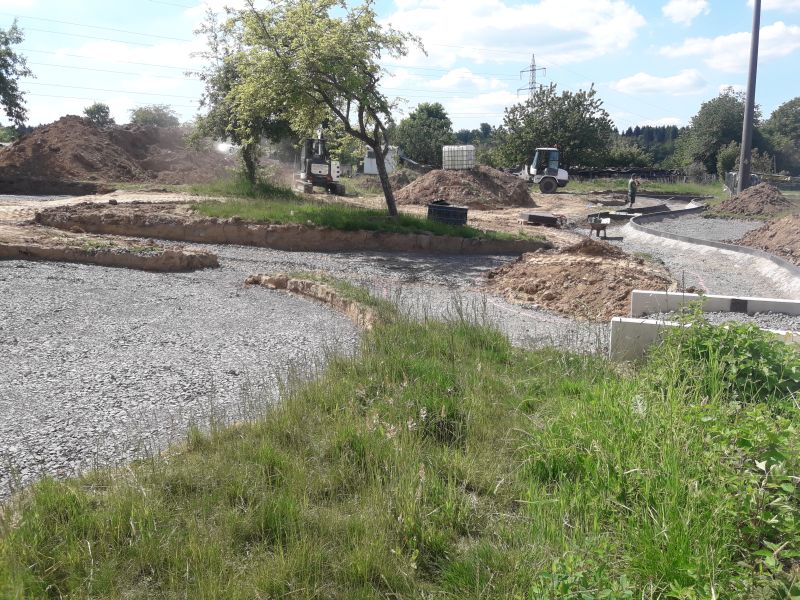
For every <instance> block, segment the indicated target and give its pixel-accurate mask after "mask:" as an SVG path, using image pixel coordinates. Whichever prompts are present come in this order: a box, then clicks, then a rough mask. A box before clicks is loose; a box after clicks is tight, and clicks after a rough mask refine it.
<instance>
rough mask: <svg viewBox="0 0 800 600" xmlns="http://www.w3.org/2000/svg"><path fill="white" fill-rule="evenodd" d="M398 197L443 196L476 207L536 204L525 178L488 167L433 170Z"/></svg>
mask: <svg viewBox="0 0 800 600" xmlns="http://www.w3.org/2000/svg"><path fill="white" fill-rule="evenodd" d="M395 199H396V200H397V203H398V204H428V203H429V202H432V201H433V200H439V199H441V200H447V201H448V202H450V203H452V204H460V205H462V206H469V207H470V208H476V209H484V208H497V207H504V206H535V204H534V202H533V198H531V195H530V193H529V192H528V186H527V184H526V183H525V182H524V181H523V180H522V179H519V178H518V177H515V176H513V175H509V174H507V173H503V172H502V171H498V170H497V169H492V168H491V167H485V166H480V167H475V168H474V169H470V170H469V171H445V170H436V171H431V172H430V173H426V174H425V175H423V176H422V177H419V178H418V179H417V180H416V181H413V182H412V183H410V184H408V185H407V186H405V187H403V189H401V190H399V191H398V192H397V194H395Z"/></svg>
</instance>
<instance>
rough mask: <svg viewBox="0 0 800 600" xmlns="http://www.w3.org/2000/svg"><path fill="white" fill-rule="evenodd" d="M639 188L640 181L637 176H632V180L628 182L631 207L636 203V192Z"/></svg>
mask: <svg viewBox="0 0 800 600" xmlns="http://www.w3.org/2000/svg"><path fill="white" fill-rule="evenodd" d="M638 188H639V180H638V179H636V176H635V175H631V178H630V179H629V180H628V202H630V204H631V206H633V203H634V202H636V190H637V189H638Z"/></svg>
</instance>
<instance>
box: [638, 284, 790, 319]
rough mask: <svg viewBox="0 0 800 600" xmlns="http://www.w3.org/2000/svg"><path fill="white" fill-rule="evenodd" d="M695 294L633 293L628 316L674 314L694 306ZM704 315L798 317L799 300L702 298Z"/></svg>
mask: <svg viewBox="0 0 800 600" xmlns="http://www.w3.org/2000/svg"><path fill="white" fill-rule="evenodd" d="M700 298H701V296H700V295H698V294H687V293H683V292H663V291H657V292H653V291H646V290H633V292H632V293H631V316H632V317H643V316H645V315H651V314H656V313H662V312H673V311H676V310H679V309H681V308H683V307H684V306H687V305H688V304H689V303H690V302H696V301H697V300H699V299H700ZM702 299H703V306H702V308H703V311H704V312H746V313H748V314H753V313H756V312H778V313H784V314H787V315H800V300H788V299H783V298H758V297H750V296H742V297H735V296H717V295H713V294H709V295H707V296H702Z"/></svg>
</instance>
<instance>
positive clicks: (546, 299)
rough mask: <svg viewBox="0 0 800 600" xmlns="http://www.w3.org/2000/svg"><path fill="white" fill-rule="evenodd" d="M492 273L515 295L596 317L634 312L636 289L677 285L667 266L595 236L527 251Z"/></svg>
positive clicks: (497, 286)
mask: <svg viewBox="0 0 800 600" xmlns="http://www.w3.org/2000/svg"><path fill="white" fill-rule="evenodd" d="M489 278H490V287H491V288H493V289H494V290H495V291H497V292H499V293H501V294H502V295H504V296H505V297H507V298H509V299H510V300H513V301H517V302H524V303H532V304H537V305H539V306H541V307H543V308H546V309H549V310H553V311H555V312H558V313H562V314H565V315H570V316H572V317H577V318H579V319H587V320H591V321H605V320H608V319H610V318H611V317H619V316H627V315H629V314H630V298H631V291H632V290H634V289H643V290H665V289H668V288H670V287H671V286H672V285H673V282H672V279H671V278H670V277H669V274H668V273H667V272H666V271H665V270H664V269H663V268H661V267H658V266H656V265H653V264H650V263H646V262H645V261H644V260H642V259H640V258H636V257H633V256H631V255H629V254H626V253H625V252H623V251H621V250H619V249H617V248H615V247H614V246H612V245H611V244H608V243H607V242H600V241H595V240H590V239H585V240H582V241H580V242H579V243H577V244H574V245H572V246H568V247H566V248H563V249H561V250H555V251H545V252H533V253H528V254H523V255H522V256H521V257H519V259H517V260H516V261H515V262H513V263H510V264H508V265H505V266H503V267H500V268H499V269H496V270H495V271H493V272H492V273H490V274H489Z"/></svg>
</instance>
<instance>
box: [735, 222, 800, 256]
mask: <svg viewBox="0 0 800 600" xmlns="http://www.w3.org/2000/svg"><path fill="white" fill-rule="evenodd" d="M736 243H737V244H741V245H743V246H750V247H751V248H758V249H759V250H766V251H767V252H770V253H771V254H775V255H776V256H780V257H782V258H785V259H786V260H788V261H789V262H791V263H793V264H795V265H798V266H800V215H789V216H788V217H784V218H782V219H778V220H777V221H771V222H770V223H767V224H766V225H764V226H763V227H759V228H758V229H756V230H754V231H751V232H750V233H748V234H747V235H745V236H744V237H743V238H742V239H741V240H739V241H738V242H736Z"/></svg>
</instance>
